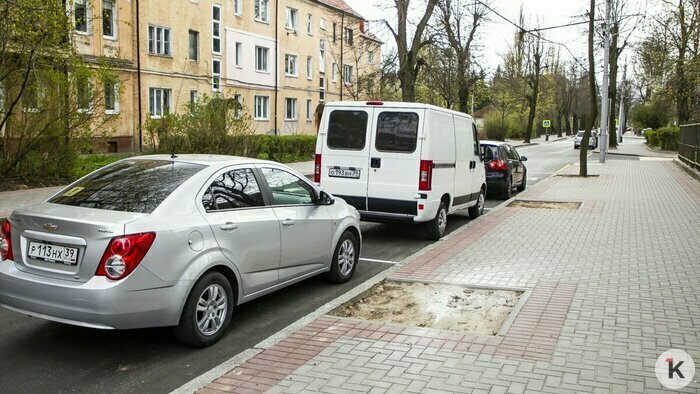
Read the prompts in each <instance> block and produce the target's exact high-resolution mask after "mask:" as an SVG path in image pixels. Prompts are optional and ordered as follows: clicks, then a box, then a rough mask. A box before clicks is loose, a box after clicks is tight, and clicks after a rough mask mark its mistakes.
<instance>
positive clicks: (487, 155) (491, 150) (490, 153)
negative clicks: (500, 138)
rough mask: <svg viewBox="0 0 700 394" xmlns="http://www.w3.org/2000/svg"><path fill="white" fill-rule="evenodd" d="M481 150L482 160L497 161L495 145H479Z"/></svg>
mask: <svg viewBox="0 0 700 394" xmlns="http://www.w3.org/2000/svg"><path fill="white" fill-rule="evenodd" d="M481 149H482V150H483V152H484V160H486V161H487V162H489V161H493V160H496V159H499V157H498V147H497V146H496V145H481Z"/></svg>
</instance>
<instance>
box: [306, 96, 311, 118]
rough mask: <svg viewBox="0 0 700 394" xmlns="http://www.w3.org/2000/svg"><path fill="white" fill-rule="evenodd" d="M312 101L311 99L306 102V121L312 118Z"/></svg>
mask: <svg viewBox="0 0 700 394" xmlns="http://www.w3.org/2000/svg"><path fill="white" fill-rule="evenodd" d="M312 105H313V104H312V101H311V99H307V100H306V120H311V119H312V116H313V111H312V109H311V107H312Z"/></svg>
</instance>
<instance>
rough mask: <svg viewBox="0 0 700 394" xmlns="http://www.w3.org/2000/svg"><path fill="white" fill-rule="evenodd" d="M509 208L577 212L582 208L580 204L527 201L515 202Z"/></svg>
mask: <svg viewBox="0 0 700 394" xmlns="http://www.w3.org/2000/svg"><path fill="white" fill-rule="evenodd" d="M508 206H509V207H513V208H542V209H569V210H574V211H575V210H577V209H578V208H579V207H580V206H581V203H580V202H560V201H527V200H514V201H513V202H511V203H510V204H508Z"/></svg>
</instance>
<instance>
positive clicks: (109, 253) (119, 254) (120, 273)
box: [95, 233, 156, 280]
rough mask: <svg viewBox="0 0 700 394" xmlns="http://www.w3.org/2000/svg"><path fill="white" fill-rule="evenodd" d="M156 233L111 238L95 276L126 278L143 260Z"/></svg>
mask: <svg viewBox="0 0 700 394" xmlns="http://www.w3.org/2000/svg"><path fill="white" fill-rule="evenodd" d="M155 239H156V233H141V234H131V235H124V236H121V237H115V238H112V240H111V241H110V242H109V245H107V250H105V253H104V255H102V260H101V261H100V265H99V266H98V267H97V272H95V275H96V276H106V277H108V278H109V279H114V280H118V279H122V278H125V277H126V276H128V275H129V274H130V273H131V272H132V271H133V270H134V269H135V268H136V267H137V266H138V265H139V263H141V260H143V258H144V256H146V253H147V252H148V249H150V248H151V245H152V244H153V240H155Z"/></svg>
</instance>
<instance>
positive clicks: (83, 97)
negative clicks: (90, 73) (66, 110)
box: [75, 76, 92, 112]
mask: <svg viewBox="0 0 700 394" xmlns="http://www.w3.org/2000/svg"><path fill="white" fill-rule="evenodd" d="M91 85H92V84H91V83H90V79H89V78H88V77H85V76H78V77H77V78H76V80H75V88H76V100H77V102H78V111H80V112H92V86H91Z"/></svg>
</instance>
